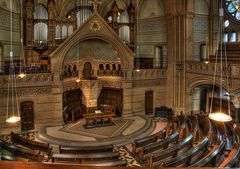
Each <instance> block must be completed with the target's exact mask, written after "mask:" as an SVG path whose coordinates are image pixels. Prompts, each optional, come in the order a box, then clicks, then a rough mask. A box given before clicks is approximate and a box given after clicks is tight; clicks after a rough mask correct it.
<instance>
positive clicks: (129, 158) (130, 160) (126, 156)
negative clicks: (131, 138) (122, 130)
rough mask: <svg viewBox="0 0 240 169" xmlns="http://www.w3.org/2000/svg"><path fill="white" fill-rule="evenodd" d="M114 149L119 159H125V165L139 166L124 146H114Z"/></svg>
mask: <svg viewBox="0 0 240 169" xmlns="http://www.w3.org/2000/svg"><path fill="white" fill-rule="evenodd" d="M115 151H118V152H119V154H120V156H121V159H123V160H127V163H128V164H127V167H141V165H140V164H139V163H138V162H137V161H136V160H135V159H134V157H133V156H132V154H131V153H130V152H129V151H128V150H127V148H126V147H125V146H121V147H118V148H115Z"/></svg>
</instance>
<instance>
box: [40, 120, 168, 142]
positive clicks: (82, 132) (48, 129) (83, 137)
mask: <svg viewBox="0 0 240 169" xmlns="http://www.w3.org/2000/svg"><path fill="white" fill-rule="evenodd" d="M85 123H86V120H85V119H81V120H79V121H78V122H76V123H71V124H68V125H65V126H42V127H41V128H40V130H39V132H38V135H37V139H38V140H40V141H44V142H48V143H50V144H58V145H68V146H93V145H94V146H96V145H106V144H113V145H114V146H122V145H126V144H129V143H131V142H133V140H134V139H137V138H142V137H144V136H147V135H149V134H151V133H152V132H153V131H154V129H155V127H156V122H155V120H154V119H153V118H152V117H142V116H134V117H128V118H114V119H113V123H114V125H111V126H104V127H97V128H88V129H87V128H85V127H84V124H85ZM162 125H163V127H164V126H165V123H164V122H162Z"/></svg>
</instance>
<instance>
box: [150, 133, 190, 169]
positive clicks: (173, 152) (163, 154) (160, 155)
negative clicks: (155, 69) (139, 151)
mask: <svg viewBox="0 0 240 169" xmlns="http://www.w3.org/2000/svg"><path fill="white" fill-rule="evenodd" d="M192 145H193V134H190V135H189V136H188V137H186V138H185V139H184V140H183V141H181V142H179V143H178V144H176V145H174V146H172V147H169V148H167V149H165V150H162V151H160V152H157V153H153V154H152V155H150V156H149V158H148V165H149V167H150V168H152V167H153V166H159V165H161V163H162V162H161V160H163V159H165V158H167V157H170V156H173V157H176V156H177V155H178V152H179V151H180V150H181V149H183V148H186V147H187V148H191V147H192Z"/></svg>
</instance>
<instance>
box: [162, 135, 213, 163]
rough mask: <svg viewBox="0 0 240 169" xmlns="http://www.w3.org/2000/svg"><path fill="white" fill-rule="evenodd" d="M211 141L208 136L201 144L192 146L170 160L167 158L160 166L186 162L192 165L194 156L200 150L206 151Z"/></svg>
mask: <svg viewBox="0 0 240 169" xmlns="http://www.w3.org/2000/svg"><path fill="white" fill-rule="evenodd" d="M208 143H209V139H208V137H206V138H205V139H204V140H203V141H202V142H201V143H200V144H198V145H197V146H196V147H193V148H191V149H190V150H188V151H187V152H185V153H183V154H181V155H179V156H177V157H174V158H172V159H170V160H165V161H163V162H162V163H161V164H159V166H161V167H176V166H178V165H182V164H185V165H186V166H189V165H191V163H192V158H193V157H194V156H195V155H196V154H198V153H199V152H200V151H206V150H207V146H208Z"/></svg>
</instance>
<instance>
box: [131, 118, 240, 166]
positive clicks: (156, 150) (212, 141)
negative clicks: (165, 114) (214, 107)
mask: <svg viewBox="0 0 240 169" xmlns="http://www.w3.org/2000/svg"><path fill="white" fill-rule="evenodd" d="M132 147H133V148H132V152H133V154H134V156H135V157H136V159H137V160H138V161H139V162H140V163H142V165H143V167H145V168H160V167H221V168H224V167H239V166H240V148H239V133H237V132H236V131H235V130H234V128H233V124H229V123H226V124H224V123H219V122H215V121H210V120H209V118H208V117H207V116H206V115H200V114H199V115H192V116H184V115H181V116H178V117H176V118H175V119H173V120H172V121H170V122H169V123H168V125H167V126H166V128H164V129H163V130H161V131H159V132H157V133H156V134H153V135H150V136H147V137H144V138H141V139H136V140H134V142H133V143H132Z"/></svg>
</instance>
